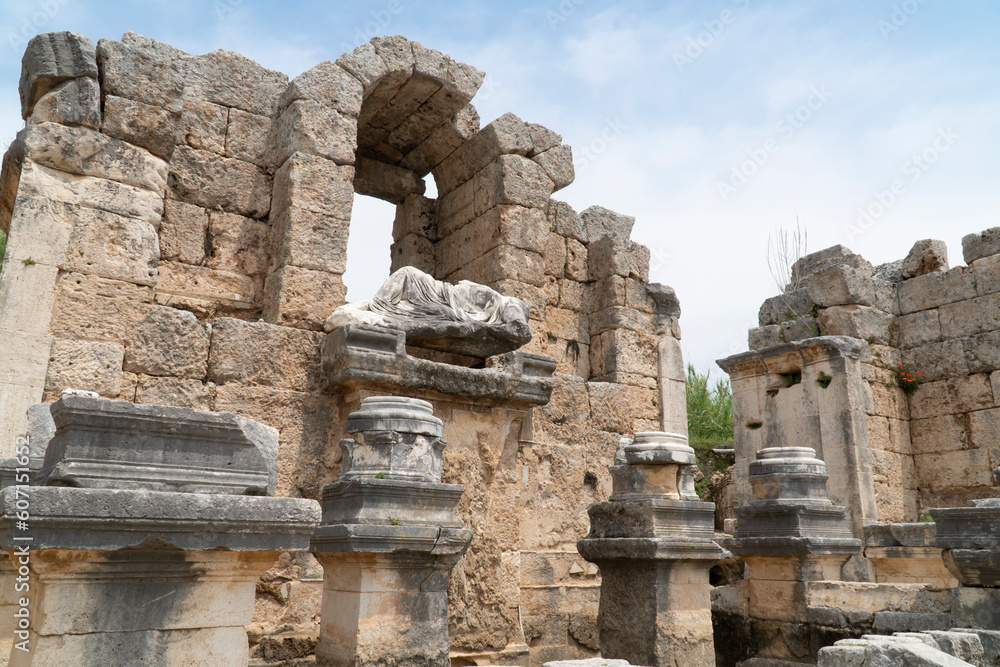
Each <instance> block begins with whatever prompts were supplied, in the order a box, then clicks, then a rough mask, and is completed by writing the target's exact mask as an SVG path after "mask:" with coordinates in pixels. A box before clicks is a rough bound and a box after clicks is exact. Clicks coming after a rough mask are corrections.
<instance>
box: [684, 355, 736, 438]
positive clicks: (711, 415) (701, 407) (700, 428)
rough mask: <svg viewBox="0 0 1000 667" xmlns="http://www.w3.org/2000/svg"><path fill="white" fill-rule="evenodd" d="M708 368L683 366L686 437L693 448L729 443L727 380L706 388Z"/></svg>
mask: <svg viewBox="0 0 1000 667" xmlns="http://www.w3.org/2000/svg"><path fill="white" fill-rule="evenodd" d="M708 383H709V380H708V371H706V372H705V373H704V374H700V373H698V371H696V370H695V369H694V366H692V365H691V364H688V367H687V413H688V439H689V441H690V444H691V446H692V447H694V448H695V449H696V450H699V451H700V450H702V449H711V448H712V447H716V446H718V445H728V444H731V443H732V442H733V393H732V389H731V388H730V386H729V379H728V378H723V379H720V380H716V382H715V386H713V387H709V384H708Z"/></svg>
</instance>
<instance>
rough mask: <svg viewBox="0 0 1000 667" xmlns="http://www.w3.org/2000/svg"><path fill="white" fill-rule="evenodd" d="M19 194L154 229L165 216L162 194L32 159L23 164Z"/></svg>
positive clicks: (21, 205) (21, 204) (22, 205)
mask: <svg viewBox="0 0 1000 667" xmlns="http://www.w3.org/2000/svg"><path fill="white" fill-rule="evenodd" d="M17 192H18V196H19V197H21V198H36V197H44V198H46V199H51V200H53V201H58V202H64V203H66V204H73V205H74V206H83V207H87V208H96V209H100V210H103V211H108V212H109V213H116V214H118V215H122V216H125V217H129V218H138V219H140V220H143V221H145V222H148V223H149V224H151V225H153V227H154V228H158V227H159V226H160V217H161V216H162V215H163V196H162V194H160V193H156V192H151V191H150V190H146V189H144V188H138V187H136V186H134V185H127V184H125V183H119V182H117V181H111V180H108V179H106V178H95V177H92V176H80V175H78V174H71V173H68V172H65V171H60V170H57V169H50V168H48V167H44V166H42V165H40V164H37V163H35V162H34V161H32V160H25V161H24V164H23V166H22V169H21V180H20V183H19V184H18V189H17ZM24 206H25V202H24V201H22V202H21V203H19V204H18V207H19V208H22V207H24Z"/></svg>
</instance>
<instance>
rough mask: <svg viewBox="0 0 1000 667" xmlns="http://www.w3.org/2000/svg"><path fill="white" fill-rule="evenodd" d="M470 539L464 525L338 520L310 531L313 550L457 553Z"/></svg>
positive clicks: (318, 551) (331, 551) (332, 551)
mask: <svg viewBox="0 0 1000 667" xmlns="http://www.w3.org/2000/svg"><path fill="white" fill-rule="evenodd" d="M470 541H472V531H471V530H469V529H467V528H444V527H439V526H403V525H392V524H389V525H385V524H378V525H376V524H339V525H324V526H320V527H319V528H318V529H317V530H316V532H315V534H313V537H312V541H311V543H310V546H309V550H310V551H312V552H313V553H316V554H320V553H337V552H356V553H393V552H402V551H409V552H423V553H425V554H430V555H440V556H448V555H457V556H461V555H462V554H463V553H465V550H466V549H467V548H468V547H469V542H470Z"/></svg>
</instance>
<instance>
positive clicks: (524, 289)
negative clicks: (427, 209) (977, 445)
mask: <svg viewBox="0 0 1000 667" xmlns="http://www.w3.org/2000/svg"><path fill="white" fill-rule="evenodd" d="M493 287H494V289H495V290H496V291H498V292H500V294H503V295H504V296H513V297H517V298H518V299H520V300H521V301H524V302H525V303H526V304H528V308H529V309H530V310H531V317H533V318H536V319H537V318H540V317H541V316H542V314H543V313H544V312H545V307H546V305H548V304H547V303H546V299H545V292H544V291H543V290H542V289H541V288H539V287H536V286H535V285H529V284H528V283H522V282H519V281H517V280H498V281H497V282H496V284H495V285H494V286H493ZM552 305H558V301H557V302H556V303H554V304H552ZM536 338H537V336H536ZM998 382H1000V379H998Z"/></svg>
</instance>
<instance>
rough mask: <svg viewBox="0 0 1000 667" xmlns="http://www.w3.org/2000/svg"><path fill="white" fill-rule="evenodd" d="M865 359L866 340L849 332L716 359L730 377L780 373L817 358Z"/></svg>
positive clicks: (868, 350)
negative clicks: (844, 334)
mask: <svg viewBox="0 0 1000 667" xmlns="http://www.w3.org/2000/svg"><path fill="white" fill-rule="evenodd" d="M844 358H847V359H855V360H861V361H868V360H869V359H870V358H871V351H870V349H869V347H868V344H867V343H866V342H865V341H863V340H861V339H859V338H851V337H850V336H817V337H816V338H806V339H805V340H797V341H794V342H791V343H782V344H781V345H774V346H772V347H768V348H764V349H763V350H751V351H750V352H741V353H740V354H734V355H733V356H731V357H726V358H725V359H719V360H717V361H716V362H715V363H717V364H718V365H719V366H720V367H721V368H722V370H724V371H726V372H727V373H729V375H730V376H731V377H732V378H733V379H736V378H743V377H756V376H761V375H767V374H769V373H783V372H786V370H787V369H788V368H801V367H802V366H803V365H811V364H814V363H818V362H820V361H826V360H831V361H832V360H836V359H844Z"/></svg>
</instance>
